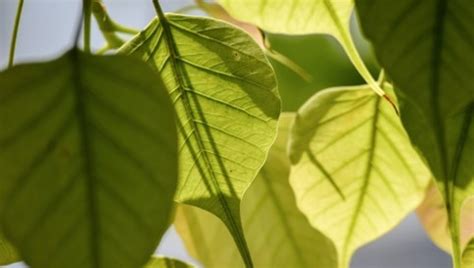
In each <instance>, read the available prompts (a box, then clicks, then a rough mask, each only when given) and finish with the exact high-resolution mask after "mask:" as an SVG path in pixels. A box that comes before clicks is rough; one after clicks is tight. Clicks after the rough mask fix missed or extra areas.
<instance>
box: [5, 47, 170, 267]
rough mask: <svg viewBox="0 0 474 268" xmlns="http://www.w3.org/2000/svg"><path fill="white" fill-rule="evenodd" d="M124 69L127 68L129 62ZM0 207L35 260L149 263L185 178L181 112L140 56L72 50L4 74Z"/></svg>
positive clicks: (11, 236) (18, 244) (24, 252)
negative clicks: (181, 173)
mask: <svg viewBox="0 0 474 268" xmlns="http://www.w3.org/2000/svg"><path fill="white" fill-rule="evenodd" d="M124 67H126V68H124ZM0 125H1V128H0V166H1V169H0V177H1V181H0V205H1V207H0V211H1V221H2V229H3V233H4V235H5V237H6V238H7V239H8V241H10V242H11V243H12V244H13V245H14V246H15V248H16V249H18V251H19V253H20V255H21V257H22V258H23V260H24V261H25V262H26V263H28V264H29V265H31V266H32V267H48V268H56V267H60V268H64V267H68V268H76V267H77V268H79V267H80V268H83V267H90V268H103V267H141V266H142V265H144V264H145V263H146V262H147V261H148V260H149V256H150V255H151V254H152V253H153V251H154V250H155V248H156V246H157V244H158V242H159V240H160V238H161V236H162V235H163V233H164V232H165V231H166V229H167V227H168V223H169V217H170V215H171V210H172V206H173V195H174V192H175V189H176V185H177V158H178V157H177V134H176V130H175V122H174V111H173V107H172V105H171V101H170V99H169V97H168V95H167V93H166V90H165V87H164V85H163V83H162V82H161V80H160V79H159V78H158V77H157V76H156V75H155V73H154V72H153V70H152V69H151V68H149V66H147V65H146V64H144V63H143V62H141V61H139V60H137V59H133V58H130V57H125V56H108V57H98V56H92V55H88V54H83V53H81V52H79V51H78V50H73V51H70V52H68V53H67V54H65V55H64V56H62V57H60V58H59V59H57V60H55V61H51V62H46V63H39V64H27V65H19V66H17V67H14V68H12V69H9V70H7V71H5V72H3V73H0Z"/></svg>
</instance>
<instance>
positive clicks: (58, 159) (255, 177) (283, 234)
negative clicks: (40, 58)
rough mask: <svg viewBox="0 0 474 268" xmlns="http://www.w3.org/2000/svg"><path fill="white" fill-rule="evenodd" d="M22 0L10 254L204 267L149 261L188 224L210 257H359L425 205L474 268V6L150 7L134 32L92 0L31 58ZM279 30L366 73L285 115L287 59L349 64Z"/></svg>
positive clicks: (231, 260) (282, 261) (1, 109)
mask: <svg viewBox="0 0 474 268" xmlns="http://www.w3.org/2000/svg"><path fill="white" fill-rule="evenodd" d="M25 2H26V3H24V1H23V0H18V12H17V14H16V20H15V23H14V29H13V34H12V39H11V47H10V55H9V59H8V66H7V68H6V70H4V71H2V72H1V73H0V164H1V165H0V264H9V263H13V262H17V261H24V262H25V263H26V264H27V265H29V266H31V267H50V268H55V267H71V268H74V267H91V268H109V267H130V268H133V267H137V268H140V267H149V268H152V267H191V265H190V264H186V263H184V262H182V261H180V260H175V259H172V258H168V257H166V256H152V255H153V252H154V251H155V249H156V247H157V245H158V243H159V242H160V240H161V238H162V236H163V234H164V232H165V231H166V230H167V228H168V227H169V226H170V225H171V224H174V226H175V227H176V229H177V231H178V233H179V234H180V236H181V238H182V239H183V241H184V243H185V246H186V248H187V250H188V251H189V253H190V254H191V255H192V256H193V257H195V258H196V259H197V260H198V261H199V262H200V263H201V264H202V265H203V266H204V267H263V268H270V267H295V268H299V267H302V268H304V267H317V268H346V267H349V266H350V262H351V257H352V256H353V254H354V252H355V251H356V250H357V249H358V248H360V247H361V246H363V245H365V244H367V243H369V242H371V241H374V240H376V239H377V238H379V237H380V236H382V235H383V234H385V233H387V232H388V231H390V230H391V229H393V228H394V227H395V226H396V225H397V224H398V223H399V222H400V221H401V220H402V219H403V218H404V217H405V216H406V215H407V214H409V213H411V212H413V211H414V210H415V209H416V211H417V213H418V215H419V217H420V219H421V222H422V223H423V225H424V226H425V229H426V231H427V232H428V234H429V235H430V237H431V238H432V239H433V241H434V242H435V243H436V244H437V245H438V246H439V247H440V248H442V249H443V250H445V251H446V252H448V253H450V254H451V256H452V260H453V267H454V268H469V267H474V257H473V256H474V238H473V237H474V227H473V226H474V217H473V215H474V211H473V210H474V205H473V204H474V199H473V198H474V180H473V177H474V129H473V128H474V123H473V122H472V121H473V113H474V80H473V78H474V65H473V64H472V62H473V60H474V4H473V3H472V2H471V0H423V1H420V0H400V1H393V0H355V1H352V0H271V1H265V0H217V1H216V2H206V1H203V0H196V1H195V6H194V7H195V8H199V9H201V10H202V11H204V12H206V13H207V15H208V16H190V15H186V14H178V13H165V12H164V10H163V9H162V7H161V5H160V3H159V1H158V0H150V8H151V9H154V11H155V12H156V17H155V18H154V19H152V21H150V23H149V24H148V25H147V26H146V27H145V28H144V29H142V30H138V31H137V30H134V29H131V28H129V27H127V26H123V25H121V24H120V23H118V22H117V21H116V20H115V18H114V19H113V18H112V17H111V16H110V15H109V14H108V12H107V8H106V6H105V4H104V3H103V2H102V1H101V0H84V1H83V5H82V11H81V14H82V16H81V22H80V23H79V25H80V27H78V29H72V30H71V31H72V32H74V31H75V33H76V40H75V46H74V47H73V48H71V49H70V50H69V51H68V52H66V53H65V54H64V55H62V56H59V57H58V58H57V59H54V60H52V61H48V62H39V63H29V64H18V65H15V62H14V59H15V48H16V40H17V35H18V34H19V33H21V27H20V25H21V15H22V9H23V5H24V4H25V5H27V4H28V2H29V1H25ZM183 11H185V10H183ZM352 14H356V16H357V20H358V21H359V24H360V27H361V30H362V33H363V34H364V35H365V37H366V38H367V40H368V41H369V42H370V44H371V46H372V47H373V52H374V55H375V58H376V59H377V62H378V64H379V68H378V69H379V74H378V75H375V74H374V72H373V71H374V68H372V67H370V66H369V67H368V66H367V61H364V57H363V56H361V53H360V49H359V48H358V47H357V45H356V42H355V41H354V36H353V34H351V31H350V21H351V16H352ZM93 20H95V21H96V22H97V25H98V28H99V30H100V31H101V33H102V35H103V37H104V40H105V41H106V44H105V45H104V46H103V47H102V48H101V49H98V50H94V49H92V48H91V25H92V22H93ZM58 23H60V22H58ZM81 32H82V36H83V40H82V39H81V38H80V36H81V35H80V33H81ZM124 34H126V35H124ZM278 34H284V35H286V37H285V38H288V39H292V38H294V39H296V38H301V35H310V34H319V35H324V36H326V37H325V38H328V39H327V40H330V41H331V42H337V44H338V45H339V46H340V47H341V48H342V51H343V52H344V60H345V57H347V58H348V59H349V62H350V63H351V68H353V69H354V70H356V71H357V72H358V73H359V74H360V77H361V78H362V80H361V82H360V83H359V84H354V85H348V84H347V83H341V84H337V83H332V82H331V83H332V86H331V87H330V88H326V89H323V88H318V89H317V90H313V92H314V95H313V96H311V97H309V98H307V99H303V100H304V103H301V104H300V107H299V108H297V109H293V108H288V107H290V106H289V105H288V104H287V103H289V102H291V100H290V98H291V97H292V95H298V94H299V93H298V92H299V91H298V88H291V90H292V91H288V89H283V87H279V86H278V81H282V80H284V77H282V76H281V75H279V72H278V70H279V68H280V69H281V67H282V66H283V67H284V68H286V69H287V70H289V71H290V72H292V73H294V75H296V76H300V77H301V79H302V80H304V81H307V82H310V81H311V80H312V79H315V78H314V77H312V76H313V75H312V74H311V73H312V71H311V70H313V68H318V69H314V70H318V71H317V72H318V73H319V72H320V71H319V70H321V72H322V73H328V72H327V70H334V71H333V72H337V71H336V70H337V67H335V65H336V63H335V62H336V61H333V63H334V65H333V66H331V62H330V61H327V62H328V64H327V65H324V64H321V62H318V61H315V62H311V66H310V67H308V68H310V69H311V70H310V69H308V68H306V67H303V66H300V65H299V64H298V63H296V62H295V61H294V60H293V59H291V57H289V56H288V55H290V54H291V50H292V49H293V47H289V48H288V49H287V51H279V49H278V48H275V47H274V45H275V44H276V43H277V42H276V41H275V40H276V39H277V38H276V37H275V36H276V35H278ZM127 35H128V36H130V38H129V39H127V38H126V37H125V36H127ZM80 39H81V40H80ZM318 49H322V46H321V45H319V46H314V49H311V50H308V51H307V52H306V53H307V54H312V53H320V52H319V51H317V50H318ZM104 54H105V55H104ZM323 54H324V53H323ZM335 54H336V53H335ZM308 57H310V56H308ZM375 69H377V68H375ZM371 71H372V72H371ZM338 75H339V74H337V73H335V74H333V76H334V77H337V76H338ZM339 81H340V80H339ZM280 84H282V83H280ZM323 84H324V83H323ZM289 92H290V93H289ZM280 93H282V94H281V95H280ZM280 96H282V97H280ZM299 98H300V97H299ZM300 99H301V98H300ZM293 106H294V105H293ZM282 107H283V109H282ZM282 110H283V112H282Z"/></svg>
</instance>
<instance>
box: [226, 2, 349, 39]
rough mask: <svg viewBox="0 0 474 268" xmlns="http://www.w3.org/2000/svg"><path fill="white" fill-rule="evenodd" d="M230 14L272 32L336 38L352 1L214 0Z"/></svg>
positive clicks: (343, 24) (343, 25)
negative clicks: (314, 34)
mask: <svg viewBox="0 0 474 268" xmlns="http://www.w3.org/2000/svg"><path fill="white" fill-rule="evenodd" d="M217 2H218V3H220V4H221V5H222V6H223V7H224V8H225V9H226V10H227V11H228V12H229V13H230V14H231V15H232V16H233V17H235V18H237V19H239V20H242V21H245V22H248V23H251V24H255V25H257V26H258V27H260V28H261V29H263V30H265V31H269V32H273V33H284V34H311V33H325V34H330V35H333V36H334V37H336V38H338V39H339V37H340V36H341V31H343V30H344V29H343V28H345V27H346V29H347V27H348V25H349V19H350V16H351V13H352V8H353V5H354V4H353V2H352V1H351V0H312V1H308V0H305V1H300V0H271V1H267V0H217Z"/></svg>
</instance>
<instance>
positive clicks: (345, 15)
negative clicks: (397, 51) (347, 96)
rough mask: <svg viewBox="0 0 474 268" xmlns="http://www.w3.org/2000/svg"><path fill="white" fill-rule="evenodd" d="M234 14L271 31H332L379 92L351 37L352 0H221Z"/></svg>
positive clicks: (330, 33) (379, 92)
mask: <svg viewBox="0 0 474 268" xmlns="http://www.w3.org/2000/svg"><path fill="white" fill-rule="evenodd" d="M218 2H219V3H220V4H221V5H222V6H223V7H224V8H225V9H226V10H227V11H228V12H229V13H230V14H231V15H232V16H234V17H235V18H237V19H239V20H242V21H245V22H248V23H252V24H255V25H257V26H258V27H259V28H261V29H263V30H265V31H269V32H272V33H283V34H311V33H313V34H316V33H317V34H329V35H331V36H333V37H334V38H336V39H337V41H339V43H340V44H341V45H342V47H343V48H344V50H345V51H346V53H347V55H348V56H349V58H350V60H351V61H352V63H353V64H354V67H355V68H356V69H357V71H359V73H360V75H361V76H362V77H363V78H364V80H365V81H367V83H368V84H369V85H370V86H371V88H372V89H373V90H374V91H375V92H376V93H377V94H379V95H384V94H385V93H384V91H383V90H382V89H381V88H380V87H379V86H378V84H377V82H376V81H375V80H374V79H373V77H372V75H371V74H370V72H369V70H368V69H367V67H366V66H365V64H364V62H363V60H362V59H361V57H360V55H359V53H358V52H357V48H356V46H355V45H354V42H353V40H352V38H351V34H350V30H349V21H350V18H351V13H352V10H353V6H354V3H353V1H352V0H312V1H308V0H306V1H302V0H271V1H268V0H218Z"/></svg>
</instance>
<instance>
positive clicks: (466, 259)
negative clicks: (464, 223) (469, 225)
mask: <svg viewBox="0 0 474 268" xmlns="http://www.w3.org/2000/svg"><path fill="white" fill-rule="evenodd" d="M462 265H463V266H462V268H469V267H472V266H473V265H474V238H473V239H471V241H470V242H469V243H468V244H467V247H466V248H465V249H464V252H463V254H462Z"/></svg>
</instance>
